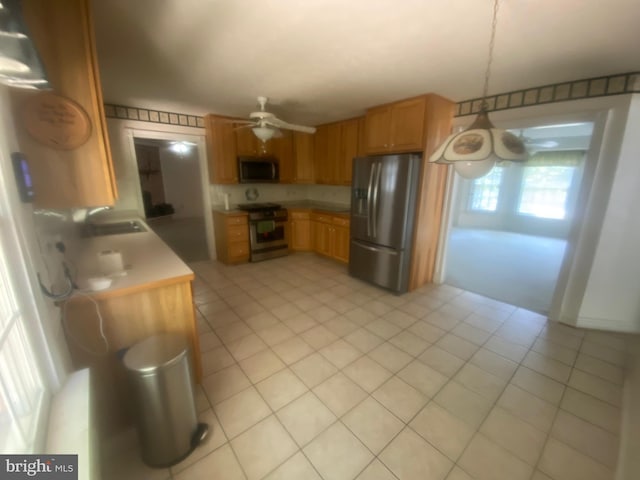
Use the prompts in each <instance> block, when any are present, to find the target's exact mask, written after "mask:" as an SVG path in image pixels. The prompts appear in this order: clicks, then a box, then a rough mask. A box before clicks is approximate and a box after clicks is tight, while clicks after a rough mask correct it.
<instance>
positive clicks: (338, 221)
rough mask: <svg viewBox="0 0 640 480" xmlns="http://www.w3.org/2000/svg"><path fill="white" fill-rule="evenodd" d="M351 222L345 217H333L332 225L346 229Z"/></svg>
mask: <svg viewBox="0 0 640 480" xmlns="http://www.w3.org/2000/svg"><path fill="white" fill-rule="evenodd" d="M349 223H351V221H350V220H349V219H348V218H345V217H333V224H334V225H339V226H341V227H348V226H349Z"/></svg>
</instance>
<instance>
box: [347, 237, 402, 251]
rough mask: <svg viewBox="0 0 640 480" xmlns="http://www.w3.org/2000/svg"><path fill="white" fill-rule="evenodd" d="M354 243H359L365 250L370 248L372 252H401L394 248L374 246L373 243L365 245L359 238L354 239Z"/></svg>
mask: <svg viewBox="0 0 640 480" xmlns="http://www.w3.org/2000/svg"><path fill="white" fill-rule="evenodd" d="M352 241H353V243H354V244H356V245H358V247H360V248H364V249H365V250H369V251H370V252H386V253H388V254H389V255H398V254H399V253H400V252H399V251H398V250H395V249H393V248H388V247H381V246H380V247H373V246H371V245H365V244H364V243H362V242H358V241H357V240H352Z"/></svg>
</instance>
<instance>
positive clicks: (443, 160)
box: [429, 0, 529, 178]
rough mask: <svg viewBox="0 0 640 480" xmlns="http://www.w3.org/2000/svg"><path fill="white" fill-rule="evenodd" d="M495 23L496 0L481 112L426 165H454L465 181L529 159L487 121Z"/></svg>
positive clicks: (519, 143)
mask: <svg viewBox="0 0 640 480" xmlns="http://www.w3.org/2000/svg"><path fill="white" fill-rule="evenodd" d="M497 19H498V0H494V3H493V23H492V25H491V39H490V41H489V59H488V62H487V70H486V74H485V79H484V89H483V93H482V98H483V101H482V107H481V109H480V112H479V113H478V116H477V117H476V119H475V120H474V122H473V123H472V124H471V125H470V126H469V127H468V128H467V129H466V130H464V131H462V132H459V133H456V134H453V135H450V136H449V137H448V138H447V139H446V140H445V141H444V142H443V143H442V145H440V147H438V148H437V149H436V151H435V152H433V154H432V155H431V156H430V157H429V162H433V163H440V164H448V165H454V166H455V170H456V172H457V173H458V174H459V175H461V176H462V177H464V178H480V177H482V176H484V175H486V174H487V173H489V171H491V169H492V168H493V166H494V165H495V163H496V162H501V161H505V160H506V161H511V162H524V161H526V160H527V158H528V156H529V155H528V153H527V149H526V148H525V146H524V142H523V141H522V139H520V138H518V137H517V136H515V135H514V134H513V133H511V132H507V131H506V130H502V129H499V128H496V127H495V126H494V125H493V124H492V123H491V121H490V120H489V115H488V113H487V103H486V99H487V94H488V90H489V76H490V72H491V62H492V60H493V45H494V39H495V34H496V25H497ZM474 164H477V165H474Z"/></svg>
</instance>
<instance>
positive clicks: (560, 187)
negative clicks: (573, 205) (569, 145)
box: [518, 151, 584, 220]
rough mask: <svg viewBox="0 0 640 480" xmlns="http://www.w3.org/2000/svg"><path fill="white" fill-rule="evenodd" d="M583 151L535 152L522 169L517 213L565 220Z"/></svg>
mask: <svg viewBox="0 0 640 480" xmlns="http://www.w3.org/2000/svg"><path fill="white" fill-rule="evenodd" d="M583 156H584V152H582V151H570V152H547V153H537V154H536V155H534V156H533V157H532V158H531V159H530V160H529V162H527V163H526V164H525V166H524V172H523V175H522V184H521V190H520V201H519V202H518V213H519V214H523V215H532V216H534V217H539V218H550V219H557V220H564V219H565V218H566V216H567V200H568V199H569V194H570V191H571V187H572V185H573V183H574V177H575V176H576V173H577V171H578V169H579V166H580V164H581V163H582V157H583Z"/></svg>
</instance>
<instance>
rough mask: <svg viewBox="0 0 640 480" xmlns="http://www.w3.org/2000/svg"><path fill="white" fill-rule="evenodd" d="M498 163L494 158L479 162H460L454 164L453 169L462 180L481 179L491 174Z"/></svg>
mask: <svg viewBox="0 0 640 480" xmlns="http://www.w3.org/2000/svg"><path fill="white" fill-rule="evenodd" d="M495 164H496V161H495V159H493V158H487V159H486V160H478V161H475V162H465V161H460V162H456V163H454V164H453V169H454V170H455V171H456V173H457V174H458V175H460V176H461V177H462V178H469V179H472V178H480V177H484V176H485V175H486V174H487V173H489V172H490V171H491V170H492V169H493V167H494V166H495Z"/></svg>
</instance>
